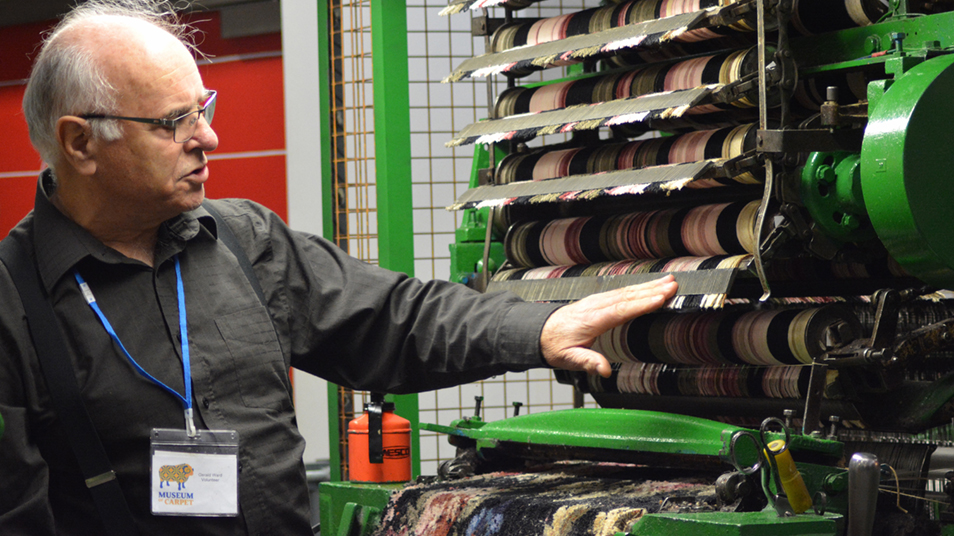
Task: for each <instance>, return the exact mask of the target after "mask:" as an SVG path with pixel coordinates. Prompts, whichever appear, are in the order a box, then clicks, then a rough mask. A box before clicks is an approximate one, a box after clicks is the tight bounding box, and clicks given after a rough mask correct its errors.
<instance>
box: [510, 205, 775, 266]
mask: <svg viewBox="0 0 954 536" xmlns="http://www.w3.org/2000/svg"><path fill="white" fill-rule="evenodd" d="M758 207H759V202H758V201H749V202H745V201H738V202H734V203H721V204H716V205H701V206H697V207H692V208H680V209H668V210H657V211H652V212H637V213H632V214H625V215H620V216H610V217H599V216H589V217H577V218H562V219H556V220H550V221H534V222H528V223H523V224H519V225H516V226H514V227H513V228H511V230H510V232H508V233H507V236H506V237H505V239H504V250H505V254H506V256H507V259H508V260H509V261H510V262H511V263H512V264H514V265H515V266H520V267H534V266H547V265H549V266H557V265H570V264H594V263H598V262H605V261H619V260H629V259H662V258H665V257H686V256H693V257H706V256H714V255H742V254H745V253H753V252H754V251H755V236H754V226H755V218H756V216H757V213H758Z"/></svg>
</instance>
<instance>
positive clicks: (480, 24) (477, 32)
mask: <svg viewBox="0 0 954 536" xmlns="http://www.w3.org/2000/svg"><path fill="white" fill-rule="evenodd" d="M506 22H507V21H506V20H505V19H499V18H492V17H488V16H486V15H480V16H477V17H474V18H472V19H470V33H471V35H473V36H474V37H479V36H486V35H493V33H494V32H496V31H497V29H498V28H500V27H501V26H503V25H504V24H506Z"/></svg>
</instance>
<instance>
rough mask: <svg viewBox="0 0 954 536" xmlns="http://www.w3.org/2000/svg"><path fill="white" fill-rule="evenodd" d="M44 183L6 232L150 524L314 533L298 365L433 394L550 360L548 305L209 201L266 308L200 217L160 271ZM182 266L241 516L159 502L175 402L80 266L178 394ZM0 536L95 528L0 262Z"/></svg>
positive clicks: (185, 218) (186, 530)
mask: <svg viewBox="0 0 954 536" xmlns="http://www.w3.org/2000/svg"><path fill="white" fill-rule="evenodd" d="M50 182H51V181H50V179H49V176H48V175H44V176H43V177H41V186H45V187H43V188H38V190H37V197H36V204H35V208H34V211H33V212H32V213H31V214H30V215H28V216H27V217H26V218H25V219H24V220H23V221H22V222H21V223H20V224H19V225H18V226H17V227H16V228H15V229H14V230H13V231H12V232H11V233H17V234H19V235H21V236H22V237H25V238H26V239H27V241H28V243H31V244H33V246H34V248H35V252H36V261H37V266H38V267H39V274H40V277H41V280H42V284H43V285H44V286H45V290H46V292H47V293H48V295H49V296H50V297H51V299H52V301H53V303H54V310H55V311H56V314H57V318H58V320H59V321H60V324H61V326H62V328H63V330H64V333H65V335H66V339H67V341H68V344H69V345H70V346H71V353H72V355H71V357H72V359H73V366H74V368H75V370H76V371H77V381H78V384H79V386H80V390H81V393H82V396H83V398H84V402H85V404H86V406H87V408H88V410H89V412H90V414H91V417H92V419H93V422H94V425H95V426H96V428H97V430H98V432H99V435H100V437H101V438H102V441H103V443H104V446H105V448H106V450H107V453H108V455H109V457H110V460H111V461H112V464H113V469H114V470H115V471H116V473H117V475H118V479H119V482H120V485H121V487H122V488H123V491H124V494H125V495H126V499H127V502H128V503H129V506H130V509H131V510H132V512H133V515H134V517H136V519H137V521H138V522H139V524H140V527H141V530H142V532H143V534H157V535H158V534H162V535H166V536H167V535H169V534H242V533H249V534H310V529H309V526H308V517H309V504H308V494H307V486H306V483H305V472H304V466H303V464H302V460H301V454H302V451H303V449H304V441H303V439H302V438H301V436H300V435H299V433H298V430H297V427H296V423H295V414H294V410H293V408H292V396H291V386H290V382H289V377H288V372H289V368H290V367H292V366H294V367H296V368H298V369H301V370H304V371H306V372H310V373H312V374H316V375H318V376H320V377H323V378H326V379H328V380H330V381H333V382H336V383H339V384H342V385H346V386H349V387H353V388H357V389H374V390H380V391H388V392H394V393H403V392H414V391H422V390H428V389H436V388H440V387H445V386H449V385H456V384H459V383H464V382H469V381H473V380H477V379H480V378H484V377H487V376H491V375H494V374H500V373H503V372H506V371H521V370H526V369H529V368H532V367H538V366H542V360H541V356H540V351H539V335H540V331H541V329H542V326H543V323H544V321H545V320H546V318H547V317H548V316H549V314H550V313H551V312H552V311H553V309H554V307H552V306H549V305H536V304H526V303H523V302H521V301H520V300H518V299H517V298H514V297H513V296H507V295H484V294H479V293H476V292H473V291H471V290H469V289H467V288H465V287H463V286H461V285H456V284H451V283H446V282H439V281H430V282H421V281H419V280H417V279H413V278H408V277H407V276H405V275H402V274H398V273H394V272H390V271H387V270H382V269H380V268H377V267H374V266H371V265H369V264H366V263H364V262H361V261H358V260H356V259H354V258H351V257H349V256H348V255H346V254H345V253H343V252H342V251H341V250H339V249H338V248H336V247H335V246H334V245H333V244H331V243H330V242H328V241H326V240H324V239H321V238H319V237H315V236H311V235H306V234H303V233H298V232H295V231H292V230H290V229H289V228H288V227H287V226H286V225H285V224H284V223H283V222H282V221H281V219H280V218H278V217H277V216H276V215H275V214H273V213H271V212H270V211H268V210H267V209H265V208H264V207H261V206H260V205H257V204H255V203H252V202H250V201H240V200H230V201H212V203H214V204H215V207H216V208H217V209H219V211H220V212H221V213H222V215H223V216H224V218H225V220H226V222H227V223H228V225H229V226H230V227H231V228H232V230H233V232H234V233H235V235H236V236H237V237H238V240H239V242H240V243H241V244H242V246H243V248H244V250H245V251H246V252H247V254H248V257H249V258H250V259H251V261H252V265H253V267H254V270H255V273H256V275H257V276H258V278H259V280H260V282H261V285H262V287H263V289H264V291H265V297H266V302H267V304H268V306H267V308H265V307H262V305H261V303H260V302H259V300H258V298H257V297H256V295H255V293H254V291H253V290H252V287H251V285H250V283H249V282H248V280H247V279H246V277H245V276H244V274H243V272H242V271H241V269H240V268H239V266H238V263H237V261H236V260H235V257H234V256H233V255H232V254H231V252H230V251H229V250H228V249H227V248H226V247H225V245H224V244H222V243H221V242H219V241H217V240H216V228H215V221H214V220H213V219H212V217H211V216H210V215H209V214H208V213H207V212H206V211H205V210H204V209H201V208H200V209H198V210H195V211H192V212H189V213H185V214H182V215H181V216H179V217H176V218H174V219H172V220H170V221H168V222H166V223H165V224H163V225H162V227H161V229H160V232H159V240H158V243H157V246H156V253H155V262H154V265H155V268H151V267H149V266H147V265H145V264H143V263H141V262H138V261H135V260H131V259H129V258H127V257H125V256H124V255H122V254H120V253H118V252H117V251H115V250H113V249H111V248H109V247H106V246H105V245H103V244H102V243H100V242H99V241H97V240H96V239H95V238H93V237H92V236H91V235H90V234H89V233H87V232H86V231H85V230H83V229H82V228H81V227H79V226H78V225H76V224H75V223H73V222H72V221H70V220H69V219H68V218H66V217H65V216H64V215H63V214H61V213H60V212H59V211H58V210H57V209H56V208H55V207H54V206H53V205H52V204H51V203H50V201H49V199H48V196H47V193H46V192H48V191H49V190H50V188H51V187H52V186H51V185H50ZM176 255H178V256H179V259H180V262H181V265H182V275H183V280H184V286H185V300H186V310H187V313H188V325H189V344H190V351H191V352H190V353H191V360H192V381H193V398H194V403H193V405H194V407H195V412H196V424H197V426H198V427H200V428H208V429H228V430H237V431H238V433H239V436H240V453H239V465H240V475H239V501H240V515H239V517H237V518H203V517H200V518H183V517H162V516H153V515H152V514H151V513H150V500H149V497H150V475H149V470H150V469H149V467H150V465H149V464H150V461H149V439H148V438H149V433H150V431H151V430H152V429H153V428H179V429H181V428H183V408H182V405H181V403H180V402H179V401H178V400H177V399H176V398H175V397H174V396H172V395H171V394H170V393H167V392H165V391H163V390H162V389H161V388H160V387H158V386H156V385H155V384H153V383H152V382H150V381H149V380H147V379H145V378H143V377H142V376H140V375H139V374H137V373H136V371H135V370H134V369H133V366H132V365H131V364H130V363H129V362H128V360H127V359H126V357H125V356H124V355H123V354H122V353H121V350H119V348H118V347H117V346H116V344H115V343H114V342H113V341H112V339H111V338H110V337H109V335H108V334H107V333H106V331H105V329H104V328H103V326H102V324H101V323H100V322H99V320H98V319H97V318H96V316H95V313H94V312H93V311H92V310H91V309H90V307H89V305H88V304H87V303H86V301H85V300H84V299H83V297H82V295H81V293H80V290H79V287H78V285H77V283H76V281H75V279H74V277H73V271H74V270H78V271H79V272H80V273H81V274H82V276H83V278H85V279H86V281H87V282H88V284H89V286H90V288H91V289H92V291H93V293H94V294H95V295H96V299H97V302H98V303H99V305H100V307H101V309H102V310H103V313H104V314H105V315H106V317H107V318H108V319H109V321H110V323H111V324H112V325H113V327H114V328H115V330H116V332H117V334H118V336H119V338H120V339H121V341H122V342H123V344H124V345H125V347H126V348H127V349H128V350H129V352H130V354H131V355H132V356H133V357H134V358H135V359H136V361H137V362H138V363H139V364H140V365H141V366H142V367H143V368H144V369H145V370H146V371H148V372H149V373H150V374H152V375H153V376H155V377H156V378H158V379H159V380H161V381H162V382H163V383H165V384H166V385H168V386H169V387H171V388H172V389H175V390H176V391H177V392H179V393H180V394H183V393H184V392H185V391H184V388H183V373H182V362H181V355H180V343H179V340H178V337H179V330H178V306H177V300H176V291H175V284H176V283H175V269H174V261H173V257H174V256H176ZM0 303H2V304H3V305H2V307H0V415H2V417H3V419H4V420H5V421H6V428H7V429H6V433H5V435H4V436H3V437H2V438H0V534H4V535H6V534H31V535H33V534H53V533H60V534H99V533H101V527H100V525H99V521H98V514H97V513H96V511H95V508H94V506H93V504H92V501H91V498H90V496H89V493H88V491H87V489H86V487H85V484H84V482H83V478H82V476H81V473H80V471H79V468H78V467H77V465H76V462H75V459H74V457H73V454H72V451H71V450H70V448H69V446H68V443H67V441H66V438H65V437H64V432H63V430H62V428H61V426H60V425H59V423H58V422H57V419H56V416H55V415H54V413H53V411H52V408H51V404H50V399H49V394H48V391H47V388H46V384H45V381H44V379H43V377H42V374H41V372H40V370H39V365H38V362H37V359H36V355H35V353H34V350H33V346H32V344H31V342H30V338H29V334H28V331H27V328H26V323H25V318H24V313H23V308H22V305H21V304H20V301H19V297H18V295H17V293H16V290H15V288H14V287H13V284H12V281H11V280H10V276H9V274H8V273H7V271H6V269H5V267H2V266H0Z"/></svg>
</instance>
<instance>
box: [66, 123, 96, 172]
mask: <svg viewBox="0 0 954 536" xmlns="http://www.w3.org/2000/svg"><path fill="white" fill-rule="evenodd" d="M56 139H57V141H58V142H59V144H60V151H61V152H62V154H63V160H64V161H65V162H66V163H68V164H69V165H70V166H72V167H73V168H74V169H75V170H76V171H77V172H78V173H80V174H82V175H92V174H93V173H95V172H96V151H97V149H98V148H99V143H97V141H96V140H94V139H93V138H92V131H91V130H90V128H89V123H88V122H87V121H86V120H85V119H83V118H80V117H76V116H74V115H64V116H63V117H60V118H59V119H57V120H56Z"/></svg>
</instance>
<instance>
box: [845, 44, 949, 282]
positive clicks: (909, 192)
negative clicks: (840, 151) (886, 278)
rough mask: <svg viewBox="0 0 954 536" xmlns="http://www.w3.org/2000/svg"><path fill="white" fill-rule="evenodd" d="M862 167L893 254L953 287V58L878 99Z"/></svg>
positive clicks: (869, 199) (923, 68)
mask: <svg viewBox="0 0 954 536" xmlns="http://www.w3.org/2000/svg"><path fill="white" fill-rule="evenodd" d="M861 169H862V172H861V185H862V191H863V195H864V203H865V206H866V208H867V211H868V216H869V218H870V219H871V223H872V225H873V226H874V229H875V231H876V232H877V234H878V237H879V238H880V239H881V241H882V242H883V243H884V245H885V247H886V248H887V249H888V251H889V252H890V253H891V255H892V256H893V257H894V258H895V260H897V261H898V262H899V263H900V264H901V265H902V266H903V267H904V269H905V270H907V271H908V272H909V273H911V274H912V275H914V276H916V277H918V278H919V279H921V280H923V281H925V282H927V283H929V284H931V285H935V286H938V287H941V288H954V55H947V56H942V57H938V58H934V59H931V60H929V61H925V62H924V63H921V64H920V65H918V66H916V67H914V68H913V69H911V70H910V71H908V72H907V73H905V74H904V76H901V77H900V78H899V79H898V80H897V81H895V82H894V83H893V84H892V85H891V86H890V87H889V88H888V90H887V91H886V92H885V93H884V95H883V96H882V97H881V98H880V99H878V102H877V103H876V104H875V106H874V107H873V109H872V110H870V111H869V119H868V126H867V129H866V130H865V137H864V142H863V144H862V149H861Z"/></svg>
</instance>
